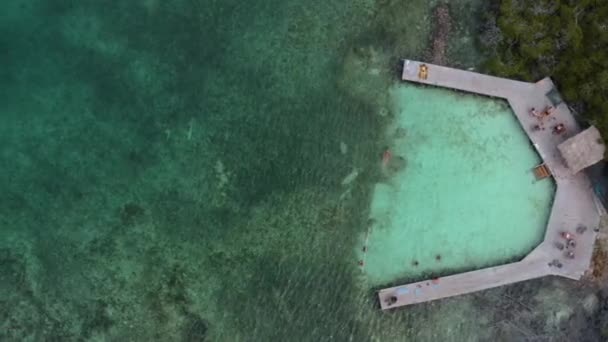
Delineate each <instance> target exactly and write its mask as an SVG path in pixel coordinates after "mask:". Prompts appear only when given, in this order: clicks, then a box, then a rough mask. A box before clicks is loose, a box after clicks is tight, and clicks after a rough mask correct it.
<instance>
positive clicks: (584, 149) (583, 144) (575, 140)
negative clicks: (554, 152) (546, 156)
mask: <svg viewBox="0 0 608 342" xmlns="http://www.w3.org/2000/svg"><path fill="white" fill-rule="evenodd" d="M557 148H558V149H559V151H560V152H561V154H562V157H564V160H565V161H566V165H567V166H568V168H569V169H570V170H571V171H572V172H573V173H577V172H579V171H580V170H582V169H584V168H586V167H589V166H591V165H593V164H595V163H597V162H599V161H600V160H602V159H604V153H605V152H606V146H605V145H604V141H603V140H602V137H601V135H600V132H599V131H598V130H597V128H595V127H594V126H591V127H589V128H587V129H586V130H584V131H582V132H581V133H579V134H577V135H575V136H573V137H571V138H569V139H568V140H566V141H564V142H563V143H561V144H559V146H557Z"/></svg>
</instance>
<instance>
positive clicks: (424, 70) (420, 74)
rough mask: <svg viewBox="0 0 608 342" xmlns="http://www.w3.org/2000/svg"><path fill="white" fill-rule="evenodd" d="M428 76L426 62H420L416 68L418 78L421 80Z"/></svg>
mask: <svg viewBox="0 0 608 342" xmlns="http://www.w3.org/2000/svg"><path fill="white" fill-rule="evenodd" d="M428 76H429V67H427V66H426V64H421V65H420V67H419V69H418V78H419V79H421V80H426V78H427V77H428Z"/></svg>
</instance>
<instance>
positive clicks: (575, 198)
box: [378, 60, 600, 309]
mask: <svg viewBox="0 0 608 342" xmlns="http://www.w3.org/2000/svg"><path fill="white" fill-rule="evenodd" d="M402 80H403V81H409V82H415V83H419V84H426V85H430V86H436V87H443V88H450V89H454V90H459V91H465V92H469V93H474V94H480V95H485V96H491V97H497V98H503V99H506V100H507V101H508V103H509V105H510V106H511V108H512V110H513V112H514V114H515V116H516V117H517V119H518V120H519V122H520V124H521V126H522V128H523V130H524V131H525V132H526V134H527V135H528V137H529V138H530V141H531V143H532V145H533V146H534V148H535V149H536V151H537V152H538V154H539V155H540V157H541V158H542V159H543V164H542V166H543V170H545V171H546V172H545V173H543V175H544V176H545V177H547V176H548V175H547V174H546V173H549V174H551V175H552V176H553V177H554V179H555V182H556V186H557V189H556V193H555V199H554V202H553V206H552V209H551V214H550V216H549V220H548V223H547V229H546V232H545V237H544V240H543V242H542V243H541V244H539V245H538V246H537V247H536V248H535V249H534V250H533V251H532V252H531V253H530V254H528V255H527V256H526V257H525V258H524V259H522V260H521V261H519V262H515V263H511V264H507V265H501V266H496V267H490V268H485V269H480V270H477V271H472V272H466V273H460V274H456V275H451V276H446V277H442V278H438V279H429V280H424V281H420V282H416V283H412V284H406V285H402V286H396V287H391V288H387V289H383V290H380V291H379V293H378V297H379V300H380V304H381V307H382V309H392V308H396V307H400V306H405V305H411V304H416V303H422V302H427V301H431V300H436V299H441V298H446V297H451V296H457V295H461V294H466V293H471V292H476V291H481V290H485V289H489V288H493V287H497V286H502V285H507V284H511V283H516V282H520V281H524V280H529V279H533V278H539V277H543V276H546V275H558V276H563V277H566V278H570V279H576V280H578V279H580V278H581V277H582V276H583V274H585V272H586V271H587V270H588V269H589V266H590V262H591V256H592V253H593V247H594V243H595V238H596V229H597V228H598V226H599V222H600V215H599V210H600V208H598V207H597V206H596V202H599V201H596V198H595V194H594V192H593V189H592V184H591V182H590V180H589V178H588V177H587V176H586V174H585V173H584V172H578V173H574V172H572V171H571V170H570V169H568V167H567V166H566V165H565V163H564V161H563V160H562V159H561V155H560V152H559V151H558V149H557V146H558V145H559V144H560V143H561V142H563V141H564V140H566V139H567V138H569V137H571V136H573V135H575V134H577V133H579V132H580V131H581V128H580V127H579V126H578V124H577V122H576V120H575V119H574V117H573V116H572V113H571V112H570V110H569V109H568V106H567V105H566V104H565V103H563V102H561V101H559V100H558V99H559V96H556V94H558V93H557V91H556V89H555V86H554V84H553V82H552V81H551V79H549V78H545V79H542V80H540V81H539V82H536V83H527V82H520V81H514V80H509V79H504V78H499V77H494V76H488V75H483V74H479V73H475V72H470V71H464V70H458V69H452V68H447V67H443V66H439V65H433V64H428V63H422V62H417V61H410V60H404V61H403V73H402ZM548 106H552V107H554V110H553V111H552V112H551V118H552V120H553V121H554V122H555V123H561V124H563V125H564V126H565V127H566V134H553V132H552V131H551V130H550V129H549V130H538V127H537V123H538V118H537V117H535V116H534V115H531V110H532V109H533V108H537V109H539V110H541V109H542V108H546V107H548ZM580 227H585V229H584V230H583V229H580ZM577 230H578V231H583V233H577ZM563 232H569V233H572V234H574V235H575V238H576V247H567V244H566V242H567V241H565V239H564V238H563V235H562V233H563Z"/></svg>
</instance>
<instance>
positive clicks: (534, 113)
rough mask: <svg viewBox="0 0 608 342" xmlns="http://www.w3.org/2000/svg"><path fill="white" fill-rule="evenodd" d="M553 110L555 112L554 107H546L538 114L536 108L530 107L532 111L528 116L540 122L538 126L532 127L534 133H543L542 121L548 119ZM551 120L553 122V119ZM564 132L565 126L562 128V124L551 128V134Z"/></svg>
mask: <svg viewBox="0 0 608 342" xmlns="http://www.w3.org/2000/svg"><path fill="white" fill-rule="evenodd" d="M554 110H555V107H553V106H547V107H545V109H544V110H543V111H542V112H539V111H537V110H536V108H534V107H532V109H531V110H530V114H531V115H532V116H534V117H535V118H537V119H538V120H539V121H540V122H539V123H538V124H536V125H534V127H533V129H534V130H535V131H544V130H545V127H544V122H543V120H544V119H545V118H548V117H550V116H551V114H552V113H553V111H554ZM553 119H554V120H555V117H553ZM565 131H566V126H564V124H563V123H558V124H557V125H555V126H554V127H553V134H562V133H564V132H565Z"/></svg>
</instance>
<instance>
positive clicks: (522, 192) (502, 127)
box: [363, 85, 555, 285]
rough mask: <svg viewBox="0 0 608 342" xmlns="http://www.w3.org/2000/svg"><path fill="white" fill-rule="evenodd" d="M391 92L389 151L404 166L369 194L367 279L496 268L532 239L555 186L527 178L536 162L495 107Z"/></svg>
mask: <svg viewBox="0 0 608 342" xmlns="http://www.w3.org/2000/svg"><path fill="white" fill-rule="evenodd" d="M391 95H392V97H393V98H394V105H395V108H394V112H395V116H396V119H395V122H394V124H393V125H392V126H391V127H389V128H388V134H389V136H390V135H391V134H393V135H394V136H395V138H394V140H393V142H392V144H391V145H389V149H390V151H391V152H392V154H393V158H399V157H403V158H405V161H406V163H405V165H404V166H403V168H400V169H399V170H394V171H391V170H387V173H389V174H387V178H386V180H385V182H383V183H380V184H378V185H377V186H376V188H375V192H374V195H373V199H372V209H371V213H370V217H371V218H372V219H373V220H374V223H373V225H372V226H371V228H370V233H369V238H368V241H369V242H368V249H367V253H365V255H364V256H363V257H364V258H365V257H366V261H367V262H366V266H365V273H366V274H367V275H368V276H369V279H370V282H371V283H373V284H378V285H380V284H383V283H384V284H386V283H392V282H395V280H398V279H400V278H401V279H403V278H408V279H413V278H420V277H421V276H423V275H425V276H429V275H431V274H433V275H445V274H446V273H453V272H455V271H459V270H470V269H475V268H479V267H482V266H489V265H496V264H501V263H505V262H507V261H511V260H514V259H519V258H522V257H523V256H525V255H526V254H527V253H529V252H530V251H531V250H532V249H533V248H534V247H535V246H536V245H538V244H539V243H540V242H541V241H542V238H543V235H544V231H545V225H546V223H547V220H548V217H549V213H550V209H551V203H552V198H553V195H554V192H555V186H554V183H553V182H552V181H550V180H545V181H536V180H535V178H534V174H533V173H532V168H533V167H534V166H536V165H538V164H539V163H541V159H540V157H539V156H538V154H537V153H536V152H535V151H534V149H533V147H532V145H531V144H530V142H529V140H528V137H527V136H526V134H525V132H524V131H523V130H522V129H521V127H520V125H519V122H518V121H517V119H516V117H515V115H514V114H513V112H512V111H511V109H510V108H509V107H508V105H507V104H506V103H505V102H502V101H499V100H492V99H489V98H485V97H480V96H475V95H468V94H462V93H456V92H451V91H447V90H443V89H436V88H428V87H418V86H413V85H401V86H395V87H394V88H393V89H392V91H391ZM394 132H397V133H396V134H395V133H394ZM389 167H390V165H389Z"/></svg>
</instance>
